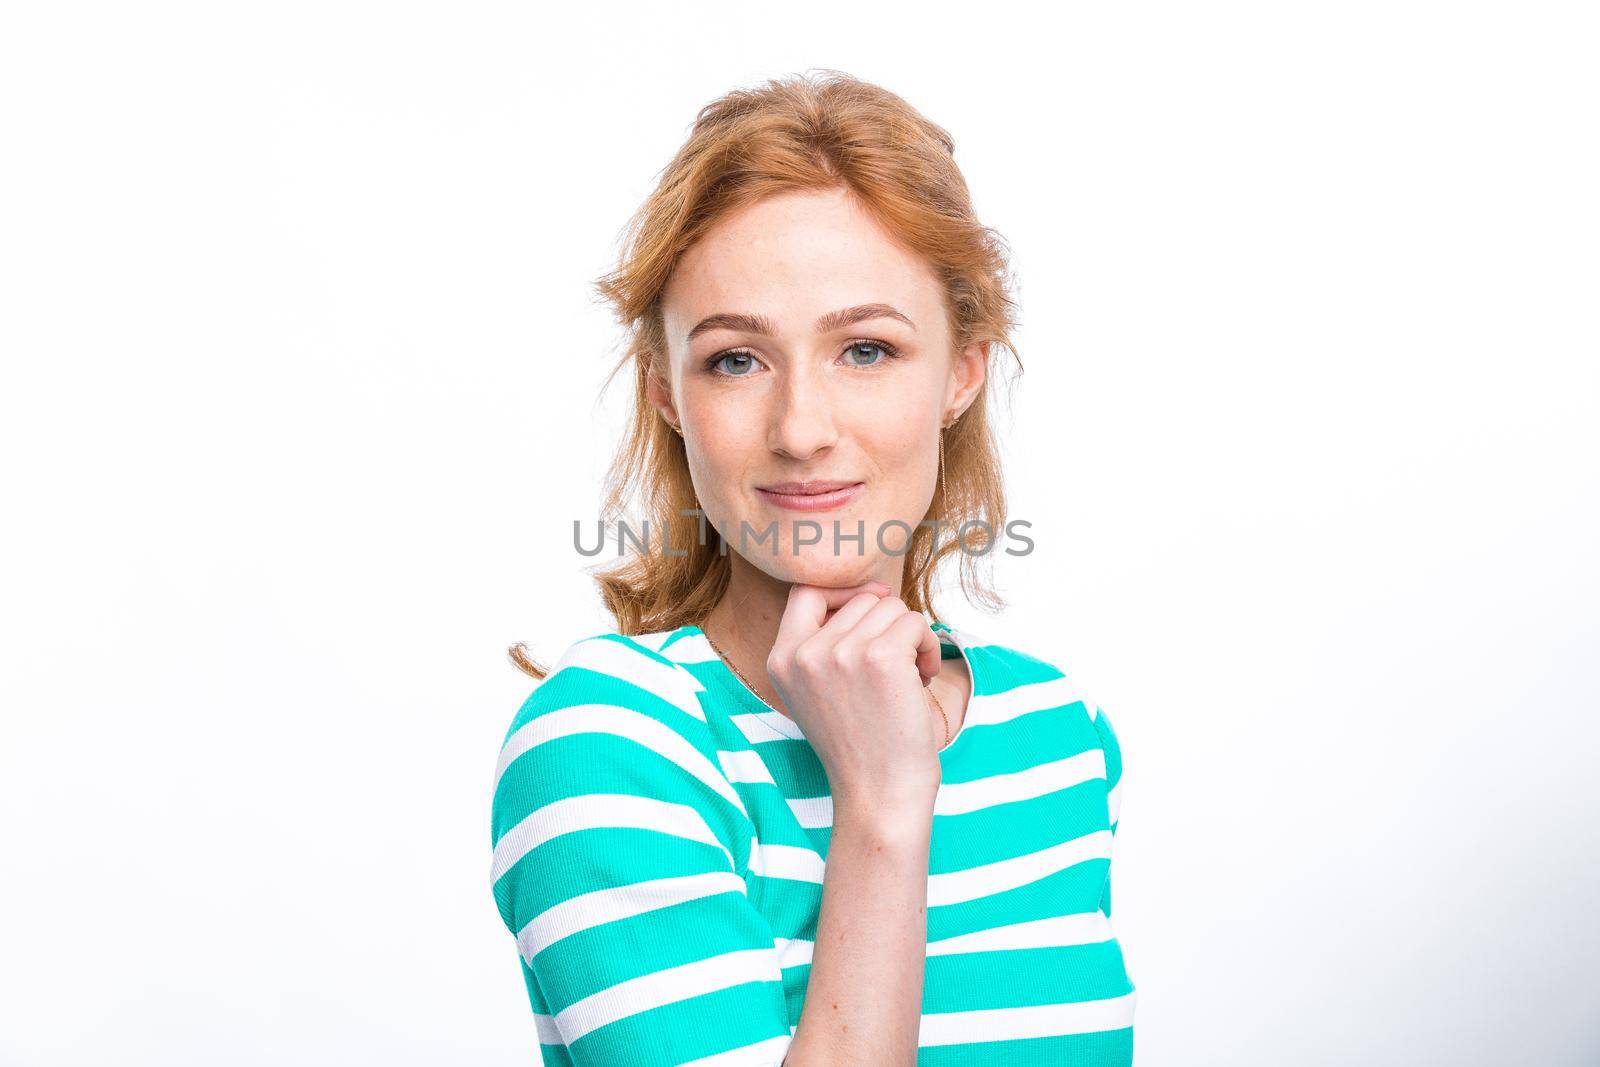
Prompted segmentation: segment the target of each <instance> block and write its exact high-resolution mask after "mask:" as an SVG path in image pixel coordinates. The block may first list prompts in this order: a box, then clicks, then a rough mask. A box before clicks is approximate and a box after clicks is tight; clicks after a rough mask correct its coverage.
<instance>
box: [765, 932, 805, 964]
mask: <svg viewBox="0 0 1600 1067" xmlns="http://www.w3.org/2000/svg"><path fill="white" fill-rule="evenodd" d="M772 944H773V947H774V948H775V949H777V952H778V965H779V966H780V967H799V966H802V965H803V964H807V963H810V962H811V951H812V947H813V946H814V945H815V944H816V942H814V941H807V940H805V939H804V938H799V937H793V938H783V937H775V938H773V939H772Z"/></svg>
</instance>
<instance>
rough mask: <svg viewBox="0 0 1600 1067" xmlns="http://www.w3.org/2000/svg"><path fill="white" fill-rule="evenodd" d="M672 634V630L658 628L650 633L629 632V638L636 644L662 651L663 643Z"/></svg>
mask: <svg viewBox="0 0 1600 1067" xmlns="http://www.w3.org/2000/svg"><path fill="white" fill-rule="evenodd" d="M671 636H672V631H671V630H657V631H655V632H654V633H648V634H629V635H628V640H630V641H632V642H633V643H634V644H637V645H643V646H644V647H645V648H648V649H649V650H650V651H651V652H660V651H661V645H662V643H663V642H664V641H666V639H667V638H668V637H671Z"/></svg>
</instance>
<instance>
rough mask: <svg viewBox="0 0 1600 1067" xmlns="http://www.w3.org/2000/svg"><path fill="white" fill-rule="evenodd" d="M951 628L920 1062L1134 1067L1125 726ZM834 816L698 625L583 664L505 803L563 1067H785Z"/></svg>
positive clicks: (605, 650) (790, 744)
mask: <svg viewBox="0 0 1600 1067" xmlns="http://www.w3.org/2000/svg"><path fill="white" fill-rule="evenodd" d="M931 626H932V628H933V630H934V632H935V633H936V634H937V635H938V637H939V642H940V648H941V650H942V655H943V657H944V658H946V659H951V658H955V657H960V656H964V657H965V659H966V663H967V667H968V670H969V671H970V676H971V678H972V695H971V697H970V699H969V703H968V706H967V713H966V717H965V719H964V720H963V722H962V724H961V729H960V730H959V731H958V732H957V734H956V736H955V738H954V739H952V741H951V742H950V744H949V745H948V746H947V747H945V748H944V749H943V750H942V751H941V752H940V753H939V759H940V763H941V766H942V774H943V778H942V782H941V785H940V787H939V790H938V793H937V795H936V798H935V803H934V812H933V829H932V837H931V839H930V842H929V859H928V898H927V904H928V907H927V916H928V947H927V964H926V970H925V972H924V979H923V1000H922V1019H921V1024H920V1030H919V1035H918V1042H917V1043H918V1051H917V1063H918V1064H919V1065H974V1064H1015V1065H1024V1064H1052V1065H1054V1067H1091V1065H1092V1067H1127V1065H1128V1064H1131V1063H1132V1060H1133V1009H1134V998H1135V993H1134V986H1133V984H1132V982H1131V981H1130V980H1129V978H1128V974H1127V971H1126V970H1125V969H1124V966H1123V959H1122V950H1121V947H1120V946H1119V945H1118V943H1117V940H1116V938H1115V936H1114V935H1113V933H1112V930H1111V925H1110V916H1111V893H1110V864H1111V846H1112V841H1113V839H1114V838H1113V835H1114V834H1115V832H1116V828H1117V807H1118V798H1119V795H1120V786H1119V783H1120V780H1121V775H1122V759H1121V752H1120V750H1119V748H1118V745H1117V739H1116V735H1115V734H1114V733H1112V730H1111V725H1110V723H1109V722H1108V721H1107V719H1106V716H1105V713H1104V712H1103V711H1101V710H1100V709H1099V708H1098V707H1097V706H1096V705H1095V704H1094V703H1092V702H1091V701H1089V700H1087V699H1086V698H1085V697H1084V696H1083V695H1082V694H1080V693H1079V692H1078V691H1077V690H1076V688H1074V686H1073V684H1072V682H1071V681H1070V680H1069V679H1068V678H1067V677H1066V676H1065V675H1064V674H1063V672H1062V671H1060V670H1058V669H1057V668H1055V667H1053V666H1051V665H1050V664H1049V663H1047V662H1045V661H1043V660H1040V659H1037V658H1035V657H1033V656H1030V655H1028V654H1026V653H1023V652H1020V651H1017V650H1014V649H1011V648H1008V647H1005V646H1002V645H995V644H986V643H984V642H982V641H980V640H978V639H977V638H976V637H975V636H973V635H972V634H971V633H970V631H965V630H956V629H953V628H951V627H949V626H947V625H945V624H943V623H932V624H931ZM832 821H833V805H832V800H831V798H830V796H829V791H828V782H827V776H826V774H825V772H824V770H823V767H822V764H821V762H820V761H819V759H818V758H817V755H816V751H815V750H814V749H813V748H812V747H811V746H810V744H809V743H808V742H807V741H806V740H805V736H804V734H803V733H802V732H801V730H800V729H799V727H798V725H797V724H796V723H795V721H794V720H793V719H791V718H790V717H788V716H787V715H785V714H783V713H781V712H778V711H774V710H773V709H771V708H769V707H768V706H767V705H766V704H765V703H763V702H762V701H761V700H760V699H759V698H758V697H756V695H755V694H754V693H752V692H751V691H750V690H749V689H748V688H747V687H746V686H745V685H744V683H742V682H741V681H739V680H738V679H737V678H736V677H735V676H734V675H733V673H732V672H731V671H730V670H729V669H728V667H727V665H726V664H725V663H723V661H722V660H721V658H720V657H718V656H717V654H716V652H715V651H714V650H713V649H712V648H711V645H710V643H709V642H708V641H707V640H706V638H705V635H704V633H703V632H702V631H701V630H700V629H699V628H698V627H695V626H684V627H680V628H679V629H676V630H671V631H664V632H659V633H653V634H644V635H635V636H623V635H619V634H615V633H606V634H600V635H597V636H594V637H589V638H585V639H583V640H580V641H578V642H576V643H574V644H573V645H572V646H571V647H570V648H568V649H567V651H566V652H565V653H564V654H563V656H562V657H561V659H560V660H559V661H558V662H557V663H556V665H555V667H554V669H553V670H552V672H551V673H550V675H549V676H548V677H547V678H545V679H544V681H543V682H542V683H541V684H540V685H539V686H538V687H537V688H536V689H535V690H534V692H533V694H532V695H531V696H530V697H529V698H528V699H527V701H526V702H524V703H523V705H522V707H521V709H520V710H519V711H518V712H517V714H516V716H515V718H514V719H513V721H512V723H511V728H510V730H509V731H508V733H507V735H506V738H505V742H504V745H503V747H502V749H501V752H500V759H499V764H498V767H497V768H496V773H495V781H494V788H493V803H492V842H493V846H494V855H493V864H492V871H491V881H492V885H493V893H494V898H495V902H496V904H497V905H498V907H499V909H500V916H501V918H502V920H503V921H504V922H505V924H506V927H507V929H509V930H510V931H511V933H512V934H514V935H515V937H516V943H517V948H518V951H519V954H520V956H521V961H522V977H523V981H524V983H525V984H526V987H527V991H528V997H529V1001H530V1003H531V1005H532V1008H533V1016H534V1022H535V1025H536V1029H537V1034H538V1039H539V1045H540V1050H541V1052H542V1054H543V1058H544V1063H545V1064H546V1065H555V1064H559V1065H579V1067H588V1065H607V1067H610V1065H619V1067H620V1065H629V1067H654V1065H667V1064H671V1065H676V1067H683V1065H687V1064H694V1065H697V1067H709V1065H716V1067H735V1065H737V1067H745V1065H749V1067H776V1065H778V1064H780V1063H781V1062H782V1060H783V1057H784V1055H785V1053H786V1052H787V1050H788V1046H789V1042H790V1040H791V1038H792V1036H793V1034H794V1031H795V1028H796V1027H797V1026H798V1024H799V1021H800V1012H801V1007H802V1005H803V1004H804V1001H805V993H806V983H807V979H808V977H809V975H810V970H811V950H812V941H813V939H814V938H815V936H816V927H817V916H818V911H819V909H820V907H821V903H822V885H823V870H824V863H825V859H826V857H827V854H828V839H829V834H830V831H831V826H832Z"/></svg>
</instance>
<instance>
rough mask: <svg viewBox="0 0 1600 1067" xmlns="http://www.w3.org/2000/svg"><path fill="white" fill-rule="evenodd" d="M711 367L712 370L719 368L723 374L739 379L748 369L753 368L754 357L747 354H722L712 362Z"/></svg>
mask: <svg viewBox="0 0 1600 1067" xmlns="http://www.w3.org/2000/svg"><path fill="white" fill-rule="evenodd" d="M711 366H712V368H713V369H715V368H717V367H721V368H723V373H725V374H727V375H729V376H731V377H734V378H739V377H743V376H744V375H745V374H747V373H749V370H750V368H751V367H753V366H755V357H754V356H752V355H751V354H750V353H748V352H724V353H723V354H722V355H720V356H718V357H717V358H716V360H714V361H713V362H712V364H711Z"/></svg>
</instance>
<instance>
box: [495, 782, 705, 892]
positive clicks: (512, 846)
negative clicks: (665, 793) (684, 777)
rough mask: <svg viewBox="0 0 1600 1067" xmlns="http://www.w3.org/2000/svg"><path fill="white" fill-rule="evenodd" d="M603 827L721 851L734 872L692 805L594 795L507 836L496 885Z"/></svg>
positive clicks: (545, 812) (538, 814) (534, 818)
mask: <svg viewBox="0 0 1600 1067" xmlns="http://www.w3.org/2000/svg"><path fill="white" fill-rule="evenodd" d="M602 827H624V828H629V829H638V830H654V831H656V832H658V833H663V834H670V835H671V836H673V837H681V838H684V839H686V840H689V841H701V842H704V843H705V844H708V845H715V846H716V847H717V848H720V849H721V850H722V852H723V854H724V855H726V856H727V857H728V869H729V870H730V871H731V870H733V869H734V861H733V853H732V852H730V851H729V850H728V847H727V846H726V845H724V844H723V843H722V840H721V839H720V838H719V837H717V835H716V833H715V832H714V831H712V829H711V827H710V826H709V825H707V824H706V820H705V817H704V816H703V815H701V814H700V812H699V811H697V810H695V809H694V808H692V807H690V806H689V805H687V804H673V803H671V802H670V801H666V800H656V799H654V798H653V797H635V796H628V795H626V794H623V793H589V794H586V795H584V796H580V797H566V798H564V799H561V800H557V801H555V802H554V803H552V804H546V805H545V806H544V807H542V808H539V809H538V810H536V811H534V812H533V813H532V814H530V815H528V817H527V818H525V819H523V820H522V821H521V822H519V823H517V825H515V826H513V827H512V828H511V829H509V830H507V831H506V832H505V834H504V835H503V836H502V837H501V838H500V841H499V843H498V844H496V845H495V847H494V863H493V864H492V866H491V868H490V880H491V882H498V881H499V880H500V877H501V876H502V875H503V874H505V873H506V871H508V870H510V869H511V868H512V867H513V866H514V865H515V864H516V862H517V861H518V860H520V859H521V858H522V857H523V856H526V855H527V854H528V853H529V852H532V851H533V850H534V849H535V848H538V847H539V846H540V845H542V844H544V843H545V842H546V841H549V840H550V839H551V838H554V837H559V836H560V835H562V834H570V833H573V832H575V831H578V830H592V829H598V828H602Z"/></svg>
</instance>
